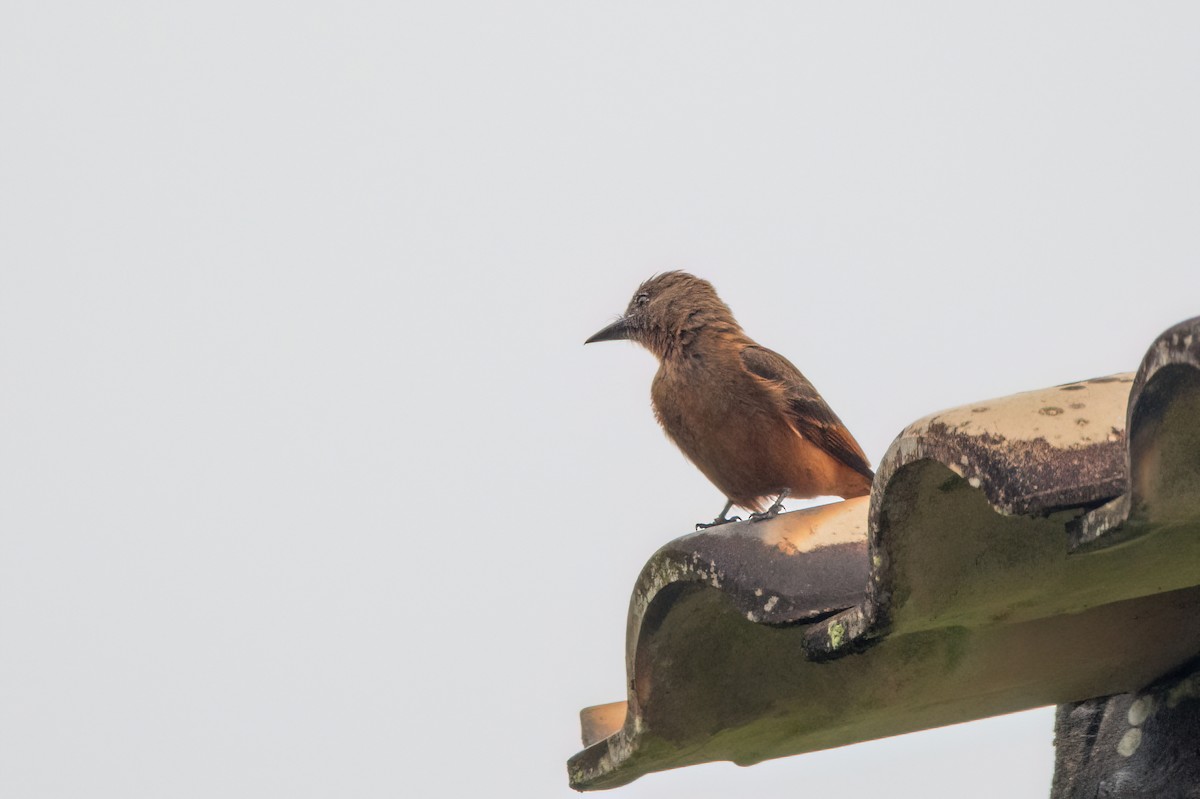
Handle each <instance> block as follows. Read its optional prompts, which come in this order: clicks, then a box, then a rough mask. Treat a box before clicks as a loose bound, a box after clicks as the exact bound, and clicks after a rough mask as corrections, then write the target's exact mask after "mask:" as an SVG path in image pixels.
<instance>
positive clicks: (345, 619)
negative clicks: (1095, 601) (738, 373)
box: [0, 0, 1200, 799]
mask: <svg viewBox="0 0 1200 799" xmlns="http://www.w3.org/2000/svg"><path fill="white" fill-rule="evenodd" d="M1197 41H1200V7H1197V6H1195V4H1191V3H1185V2H1163V3H1107V2H1099V3H1098V2H1088V3H1084V2H1069V3H1057V4H1050V5H1049V6H1048V4H1045V3H1035V2H1009V3H1003V4H991V5H980V4H963V3H951V2H940V3H933V2H912V3H894V2H890V3H884V2H869V3H858V4H828V3H811V2H788V3H782V2H763V3H753V4H751V3H744V2H729V3H711V2H687V3H684V2H674V3H644V2H639V3H627V2H605V3H586V4H585V3H574V2H549V1H547V2H512V3H479V2H475V3H417V2H392V3H366V2H353V1H351V2H339V3H317V2H309V0H299V2H295V1H293V2H286V3H285V2H262V1H260V0H249V2H236V3H235V2H220V1H218V2H208V3H175V4H162V3H148V2H128V1H127V0H116V1H115V2H109V3H102V4H95V3H82V2H54V1H53V0H37V1H36V2H33V1H32V0H6V2H5V3H4V5H3V7H2V8H0V97H2V98H3V102H2V103H0V137H2V138H0V141H2V144H3V146H2V147H0V253H2V256H0V257H2V259H3V263H2V265H0V374H2V375H3V380H0V414H2V416H3V418H4V419H5V422H6V423H5V424H4V425H2V426H0V485H3V490H2V491H0V794H3V795H4V796H6V797H19V798H21V799H24V798H25V797H30V798H37V799H41V798H42V797H79V796H88V797H122V799H128V798H129V797H162V796H171V797H213V796H221V797H243V796H244V797H262V796H289V797H330V796H361V797H374V796H379V797H384V796H390V797H394V796H496V797H564V796H567V795H568V791H567V789H566V774H565V768H564V761H565V760H566V758H567V757H568V756H569V755H571V754H572V753H574V752H575V751H576V750H577V749H578V737H577V736H578V727H577V721H576V712H577V711H578V709H579V708H580V707H582V706H584V705H588V704H594V703H599V702H606V701H612V700H616V699H620V698H622V697H623V696H624V694H623V684H624V674H623V664H622V648H623V637H624V624H625V610H626V603H627V601H628V596H629V591H630V589H631V587H632V584H633V581H634V578H635V577H636V575H637V572H638V570H639V569H640V567H641V565H642V564H643V563H644V562H645V560H646V559H647V558H648V557H649V555H650V554H651V553H652V552H653V551H654V549H656V548H657V547H658V546H659V544H661V543H662V542H664V541H665V540H667V539H669V538H671V537H674V536H676V535H679V534H682V533H685V532H687V531H688V530H689V529H690V527H691V524H692V523H693V522H695V521H697V520H699V519H706V518H711V516H712V515H713V514H714V513H715V512H716V511H717V510H718V508H719V506H720V504H721V497H720V495H719V494H718V493H717V491H716V489H714V488H712V487H711V486H709V485H708V484H707V483H706V482H705V480H704V479H703V478H702V477H701V476H700V475H699V473H698V472H696V471H695V470H694V469H693V468H692V467H690V466H689V465H688V464H687V463H685V462H684V460H683V458H682V457H681V456H680V455H679V454H678V453H677V452H675V451H674V450H673V449H672V447H671V446H670V445H669V444H668V443H667V442H666V440H665V439H664V437H663V436H662V435H661V434H660V433H659V432H658V431H657V430H656V428H655V425H654V422H653V420H652V417H651V414H650V410H649V400H648V390H649V380H650V376H651V374H652V372H653V362H652V359H651V357H650V356H649V355H647V354H646V353H644V352H641V351H637V350H634V349H633V348H631V347H629V346H624V345H617V344H609V345H604V346H598V347H589V348H587V349H584V347H583V346H582V342H583V339H584V338H585V337H586V336H587V335H588V334H590V333H592V332H593V331H595V330H596V329H598V328H599V327H600V326H601V325H603V324H604V323H606V322H607V321H609V320H610V319H611V318H612V317H613V315H614V314H616V313H617V312H619V311H620V310H621V309H622V308H623V307H624V305H625V303H626V301H627V299H628V297H629V295H630V293H631V292H632V291H633V289H634V287H635V286H636V285H637V283H638V282H639V281H640V280H641V279H643V278H645V277H646V276H648V275H649V274H651V273H653V272H656V271H661V270H664V269H670V268H687V269H690V270H692V271H694V272H696V273H698V274H700V275H702V276H704V277H707V278H709V279H711V280H712V281H713V282H714V283H715V284H716V286H717V288H718V289H719V290H720V291H721V292H722V295H723V296H724V298H725V299H726V300H727V301H728V302H729V304H730V305H731V306H732V307H733V309H734V311H735V312H736V313H737V314H738V315H739V317H740V319H741V320H742V322H743V324H744V325H745V327H746V328H747V329H748V331H749V332H750V333H751V335H754V336H755V337H757V338H758V339H759V340H760V341H762V342H763V343H764V344H766V345H768V346H770V347H773V348H775V349H778V350H780V351H781V352H783V353H784V354H786V355H787V356H788V357H789V358H790V359H791V360H793V361H794V362H795V363H796V364H797V365H799V366H800V368H801V369H802V370H804V371H805V372H806V373H807V374H808V376H809V377H810V378H811V379H812V380H813V381H814V382H815V383H816V385H817V386H818V387H819V388H820V389H821V391H822V392H823V393H824V394H825V396H826V397H827V398H828V399H829V400H830V402H831V403H832V405H833V406H834V408H835V409H836V410H837V412H838V413H839V415H840V416H841V417H842V418H843V419H844V420H845V421H846V422H847V424H848V425H849V426H850V427H851V429H852V430H853V431H854V432H855V434H856V435H857V437H858V439H859V440H860V441H861V442H862V444H863V446H864V447H865V449H866V450H867V453H868V455H869V456H870V457H871V459H872V460H874V461H878V459H879V457H880V456H881V455H882V454H883V452H884V451H885V449H886V448H887V445H888V443H889V441H890V440H891V439H892V437H893V436H894V435H895V434H896V433H897V432H898V431H899V430H900V429H901V428H902V427H903V426H904V425H905V424H907V423H908V422H910V421H912V420H913V419H915V418H917V417H919V416H923V415H925V414H926V413H929V412H931V411H934V410H937V409H939V408H943V407H947V406H952V405H956V404H961V403H965V402H970V401H974V400H978V399H983V398H988V397H993V396H997V395H1004V394H1008V393H1012V392H1015V391H1020V390H1025V389H1032V388H1038V387H1042V386H1045V385H1050V384H1054V383H1061V382H1065V381H1068V380H1073V379H1077V378H1086V377H1092V376H1096V375H1102V374H1107V373H1111V372H1116V371H1122V370H1128V369H1133V368H1135V367H1136V366H1137V364H1138V362H1139V360H1140V358H1141V355H1142V353H1143V351H1144V350H1145V348H1146V346H1147V345H1148V344H1149V343H1150V341H1151V340H1152V338H1153V337H1154V336H1155V335H1156V334H1157V333H1158V332H1159V331H1161V330H1162V329H1163V328H1165V327H1167V326H1168V325H1170V324H1172V323H1174V322H1177V321H1179V320H1180V319H1183V318H1186V317H1188V316H1192V315H1195V314H1198V313H1200V268H1198V267H1197V265H1198V264H1200V225H1198V224H1197V221H1198V217H1200V188H1198V187H1200V149H1198V148H1197V146H1196V142H1197V141H1200V104H1197V102H1196V98H1197V96H1200V94H1198V93H1200V48H1197V46H1196V42H1197ZM1050 725H1051V712H1050V711H1048V710H1042V711H1035V712H1032V713H1028V714H1023V715H1017V716H1011V717H1007V718H1003V719H997V720H992V721H988V722H982V723H976V724H972V725H966V726H961V727H956V728H951V729H946V730H940V731H934V732H930V733H924V734H919V735H911V736H907V737H904V738H899V739H895V740H890V741H884V742H877V743H871V744H865V745H861V746H857V747H850V748H846V749H842V750H838V751H833V752H827V753H820V754H815V755H810V756H804V757H799V758H791V759H786V760H781V761H776V762H773V763H768V764H764V765H760V766H756V767H754V768H751V769H738V768H736V767H734V766H731V765H727V764H719V765H713V766H704V767H697V768H692V769H686V770H682V771H676V772H670V773H667V774H661V775H654V776H650V777H647V778H645V779H643V780H641V781H639V782H637V783H635V784H633V785H631V786H629V787H627V788H624V789H621V790H620V792H619V794H615V795H619V796H623V797H628V798H629V799H633V797H655V798H659V797H683V796H687V797H695V796H729V795H735V796H739V795H745V796H784V795H786V796H791V795H800V794H801V793H802V794H803V795H805V796H821V795H825V794H826V793H827V792H832V791H834V790H836V791H838V795H853V794H854V792H856V791H863V792H865V791H867V790H872V791H879V790H886V791H887V792H888V795H889V796H893V797H896V799H901V798H902V797H922V799H928V798H930V797H934V798H936V797H961V796H965V795H970V796H973V797H982V798H984V799H987V798H988V797H1005V798H1006V799H1011V797H1026V796H1028V797H1041V796H1045V795H1046V793H1047V792H1048V787H1049V777H1050V772H1051V765H1052V750H1051V729H1050Z"/></svg>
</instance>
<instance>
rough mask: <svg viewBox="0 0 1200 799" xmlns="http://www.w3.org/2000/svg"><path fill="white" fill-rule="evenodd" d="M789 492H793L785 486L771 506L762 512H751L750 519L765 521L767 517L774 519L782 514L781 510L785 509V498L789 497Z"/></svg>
mask: <svg viewBox="0 0 1200 799" xmlns="http://www.w3.org/2000/svg"><path fill="white" fill-rule="evenodd" d="M789 493H791V492H790V491H789V490H788V489H786V488H785V489H784V490H783V491H782V492H780V494H779V498H778V499H776V500H775V502H774V504H773V505H771V507H769V508H767V509H766V510H764V511H762V512H761V513H760V512H758V511H755V512H754V513H751V514H750V521H752V522H764V521H766V520H767V519H774V518H775V517H776V516H778V515H779V514H780V512H781V511H783V500H784V499H786V498H787V495H788V494H789Z"/></svg>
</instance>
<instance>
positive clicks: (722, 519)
mask: <svg viewBox="0 0 1200 799" xmlns="http://www.w3.org/2000/svg"><path fill="white" fill-rule="evenodd" d="M741 520H742V517H741V516H726V515H725V514H724V513H722V514H721V515H720V516H718V517H717V518H715V519H713V520H712V521H711V522H696V529H697V530H707V529H708V528H710V527H720V526H721V525H722V524H729V523H730V522H740V521H741Z"/></svg>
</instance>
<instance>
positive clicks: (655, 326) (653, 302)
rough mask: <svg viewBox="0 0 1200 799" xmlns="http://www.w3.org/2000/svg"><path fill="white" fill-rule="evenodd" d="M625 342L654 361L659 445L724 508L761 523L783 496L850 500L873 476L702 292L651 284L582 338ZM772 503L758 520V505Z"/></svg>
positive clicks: (704, 284) (790, 378) (834, 422)
mask: <svg viewBox="0 0 1200 799" xmlns="http://www.w3.org/2000/svg"><path fill="white" fill-rule="evenodd" d="M617 339H629V340H631V341H635V342H637V343H638V344H641V345H642V346H643V347H645V348H646V349H648V350H650V351H651V352H652V353H654V354H655V355H656V356H657V357H658V360H659V367H658V374H656V375H655V376H654V383H653V385H652V386H651V389H650V397H651V400H652V402H653V405H654V415H655V417H656V418H657V419H658V421H659V424H661V425H662V427H663V429H664V430H665V431H666V433H667V436H668V437H669V438H670V439H671V440H672V441H674V442H675V444H676V445H677V446H678V447H679V448H680V449H681V450H683V454H684V455H686V456H687V457H688V459H689V460H691V461H692V463H694V464H696V466H697V467H698V468H699V469H700V471H701V472H703V473H704V476H705V477H707V478H708V479H709V480H711V481H712V483H713V485H715V486H716V487H717V488H719V489H720V490H721V491H722V492H723V493H724V494H725V496H726V498H727V499H728V502H726V504H725V507H724V508H723V509H722V510H721V514H720V515H719V516H717V518H716V519H714V520H713V521H712V523H711V524H699V525H697V527H712V526H714V525H718V524H724V523H725V522H729V521H737V520H738V517H736V516H735V517H733V518H728V517H727V514H728V513H729V509H730V508H731V507H732V506H734V505H737V506H739V507H741V508H745V509H747V510H750V511H754V512H753V513H752V514H751V516H750V518H751V519H754V520H759V519H766V518H771V517H773V516H775V515H777V514H778V513H779V511H780V510H782V509H783V504H782V503H783V499H784V498H785V497H788V496H791V497H796V498H811V497H818V496H838V497H843V498H849V497H859V496H863V495H864V494H868V493H870V491H871V480H872V479H873V478H874V476H875V475H874V472H872V471H871V467H870V464H868V463H867V458H866V456H865V455H864V454H863V451H862V448H861V447H860V446H859V445H858V442H857V441H855V440H854V437H853V436H852V435H850V431H849V430H847V429H846V426H845V425H844V424H842V421H841V420H840V419H838V417H837V415H836V414H835V413H834V412H833V411H832V410H831V409H830V408H829V405H827V404H826V403H825V400H823V399H822V398H821V395H820V394H818V393H817V390H816V389H815V388H814V387H813V385H812V383H810V382H808V380H807V379H806V378H805V377H804V375H802V374H800V370H799V369H797V368H796V367H795V366H793V365H792V364H791V362H790V361H788V359H787V358H784V357H783V356H782V355H780V354H778V353H776V352H773V351H771V350H769V349H767V348H766V347H762V346H759V345H758V344H756V343H755V342H754V340H753V339H751V338H750V337H749V336H747V335H746V334H745V332H744V331H743V330H742V327H741V325H739V324H738V323H737V320H735V319H734V318H733V313H732V312H731V311H730V310H729V306H727V305H726V304H725V303H724V302H722V301H721V298H720V297H718V296H717V292H716V291H715V290H714V289H713V287H712V284H711V283H709V282H708V281H707V280H702V279H700V278H698V277H695V276H694V275H689V274H688V273H686V272H667V273H666V274H662V275H656V276H654V277H652V278H650V279H649V280H647V281H646V282H645V283H643V284H642V285H641V286H639V287H638V290H637V293H635V294H634V295H633V299H632V300H631V301H630V302H629V308H628V309H627V310H626V311H625V315H624V316H622V317H621V318H620V319H618V320H617V321H615V322H613V323H612V324H611V325H609V326H608V327H606V328H604V329H603V330H601V331H600V332H598V333H596V334H595V335H594V336H592V337H591V338H589V339H588V340H587V341H586V342H584V343H585V344H591V343H592V342H594V341H614V340H617ZM767 498H776V499H775V501H774V502H773V503H772V504H771V505H770V507H769V508H768V509H767V510H766V511H765V512H763V511H762V507H763V500H764V499H767Z"/></svg>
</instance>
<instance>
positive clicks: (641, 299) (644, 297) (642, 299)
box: [633, 292, 650, 305]
mask: <svg viewBox="0 0 1200 799" xmlns="http://www.w3.org/2000/svg"><path fill="white" fill-rule="evenodd" d="M633 301H634V302H636V303H637V304H638V305H645V304H646V303H648V302H650V295H649V294H647V293H645V292H642V293H641V294H639V295H637V296H636V297H634V298H633Z"/></svg>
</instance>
